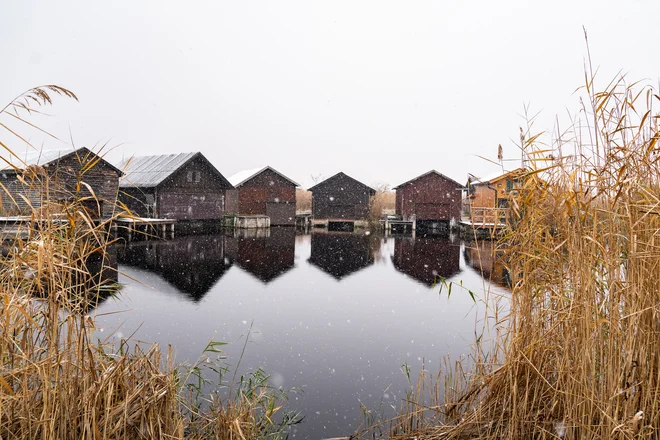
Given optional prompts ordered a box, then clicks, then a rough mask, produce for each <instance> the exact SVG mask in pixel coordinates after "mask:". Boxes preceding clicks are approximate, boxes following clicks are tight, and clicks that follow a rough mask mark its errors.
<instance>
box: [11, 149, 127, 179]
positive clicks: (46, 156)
mask: <svg viewBox="0 0 660 440" xmlns="http://www.w3.org/2000/svg"><path fill="white" fill-rule="evenodd" d="M74 155H76V156H78V157H82V158H84V157H87V156H89V155H93V156H95V157H97V158H99V160H100V161H102V162H104V163H105V164H106V165H107V166H109V167H110V168H112V169H113V170H115V171H116V172H117V173H118V174H119V175H120V176H122V175H123V174H124V173H123V172H122V171H121V170H120V169H119V168H117V167H116V166H114V165H113V164H111V163H110V162H108V161H107V160H105V159H103V157H102V156H99V155H98V154H96V153H95V152H93V151H92V150H90V149H89V148H87V147H79V148H67V149H63V150H39V151H37V150H28V151H26V152H25V153H23V154H15V155H14V154H9V155H3V156H2V160H3V161H4V164H3V165H0V166H2V171H5V172H6V171H9V172H11V171H16V170H22V169H24V168H26V167H29V166H33V165H39V166H42V167H48V166H50V165H53V164H55V163H57V162H58V161H60V160H62V159H65V158H68V157H70V156H74Z"/></svg>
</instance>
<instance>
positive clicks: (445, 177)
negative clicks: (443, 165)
mask: <svg viewBox="0 0 660 440" xmlns="http://www.w3.org/2000/svg"><path fill="white" fill-rule="evenodd" d="M429 174H437V175H438V176H440V177H442V178H443V179H445V180H448V181H450V182H452V183H455V184H456V185H457V186H460V187H463V185H462V184H460V183H458V182H457V181H455V180H454V179H452V178H450V177H447V176H445V175H444V174H442V173H439V172H437V171H436V170H431V171H427V172H426V173H424V174H422V175H419V176H417V177H415V178H412V179H410V180H408V181H406V182H403V183H402V184H400V185H397V186H395V187H394V188H392V189H398V188H400V187H402V186H403V185H407V184H409V183H411V182H414V181H415V180H418V179H421V178H422V177H426V176H428V175H429Z"/></svg>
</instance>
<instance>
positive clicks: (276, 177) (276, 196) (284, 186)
mask: <svg viewBox="0 0 660 440" xmlns="http://www.w3.org/2000/svg"><path fill="white" fill-rule="evenodd" d="M227 197H228V201H227V212H232V213H235V214H239V215H267V216H269V217H270V224H271V225H272V226H294V225H295V224H296V184H294V183H292V181H291V180H288V179H286V178H284V177H283V176H281V175H280V174H279V173H277V172H275V171H273V170H271V169H269V168H266V169H264V170H263V171H261V172H259V173H257V174H255V175H254V176H252V177H250V178H249V179H248V180H246V181H244V182H242V183H241V184H240V185H239V186H238V187H237V188H236V189H234V190H232V191H230V192H229V193H228V195H227Z"/></svg>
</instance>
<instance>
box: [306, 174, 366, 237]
mask: <svg viewBox="0 0 660 440" xmlns="http://www.w3.org/2000/svg"><path fill="white" fill-rule="evenodd" d="M308 191H311V193H312V227H325V228H327V229H328V230H342V231H353V230H354V228H355V227H356V226H358V227H359V226H366V224H367V220H368V218H369V209H370V199H371V197H372V196H374V195H375V194H376V190H374V189H373V188H371V187H369V186H367V185H365V184H364V183H362V182H360V181H359V180H356V179H354V178H352V177H350V176H348V175H346V174H344V173H342V172H340V173H337V174H335V175H334V176H332V177H329V178H328V179H326V180H324V181H322V182H320V183H317V184H316V185H314V186H313V187H311V188H309V190H308Z"/></svg>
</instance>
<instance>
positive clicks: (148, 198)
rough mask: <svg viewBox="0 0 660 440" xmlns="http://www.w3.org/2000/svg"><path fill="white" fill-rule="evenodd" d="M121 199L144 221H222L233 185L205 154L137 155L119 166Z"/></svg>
mask: <svg viewBox="0 0 660 440" xmlns="http://www.w3.org/2000/svg"><path fill="white" fill-rule="evenodd" d="M117 168H119V169H121V170H123V171H124V173H125V176H124V178H123V179H122V180H121V182H120V183H119V186H120V189H121V191H120V193H119V200H120V201H121V202H123V203H124V204H125V205H126V206H127V207H128V208H129V210H130V211H131V213H132V214H133V215H135V216H137V217H140V218H159V219H168V220H176V221H177V222H181V221H184V222H192V221H208V220H220V219H222V216H223V215H224V213H225V199H226V191H227V190H229V189H232V185H231V183H229V181H228V180H227V179H226V178H225V177H224V176H223V175H222V174H221V173H220V171H218V170H217V169H216V168H215V167H214V166H213V165H212V164H211V162H209V161H208V160H207V159H206V158H205V157H204V155H203V154H202V153H199V152H197V153H179V154H161V155H153V156H134V157H131V158H130V159H127V160H123V161H121V162H119V163H118V164H117Z"/></svg>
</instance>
